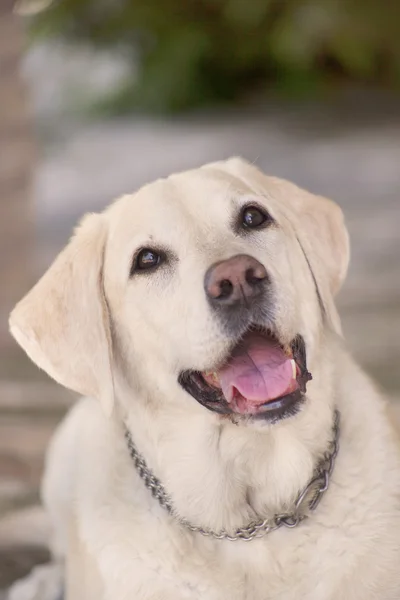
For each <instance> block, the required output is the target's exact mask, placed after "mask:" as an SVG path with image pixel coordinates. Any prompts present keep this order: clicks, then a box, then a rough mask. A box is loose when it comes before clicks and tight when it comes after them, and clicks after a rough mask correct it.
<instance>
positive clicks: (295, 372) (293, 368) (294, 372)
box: [290, 358, 297, 379]
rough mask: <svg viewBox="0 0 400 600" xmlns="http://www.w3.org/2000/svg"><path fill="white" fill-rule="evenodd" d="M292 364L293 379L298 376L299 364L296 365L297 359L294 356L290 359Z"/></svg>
mask: <svg viewBox="0 0 400 600" xmlns="http://www.w3.org/2000/svg"><path fill="white" fill-rule="evenodd" d="M290 363H291V365H292V376H293V379H296V378H297V365H296V361H295V360H294V359H293V358H292V359H291V361H290Z"/></svg>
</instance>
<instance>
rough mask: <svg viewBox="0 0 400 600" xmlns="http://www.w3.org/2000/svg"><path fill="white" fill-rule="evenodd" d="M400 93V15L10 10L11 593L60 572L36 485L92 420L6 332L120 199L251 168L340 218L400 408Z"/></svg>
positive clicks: (359, 301) (70, 3)
mask: <svg viewBox="0 0 400 600" xmlns="http://www.w3.org/2000/svg"><path fill="white" fill-rule="evenodd" d="M399 91H400V3H398V2H395V1H391V0H54V1H53V2H52V1H51V0H19V1H14V0H1V3H0V249H1V251H0V590H1V589H5V588H6V586H7V585H8V584H9V583H10V582H11V581H12V580H13V579H14V578H16V577H19V576H21V575H23V574H25V573H26V572H27V571H28V570H29V569H30V567H31V566H32V565H33V564H35V563H38V562H43V561H45V560H46V559H47V552H46V549H45V541H46V535H47V529H46V522H45V519H44V517H43V514H42V512H41V509H40V507H39V503H38V482H39V477H40V473H41V470H42V465H43V454H44V449H45V447H46V444H47V442H48V440H49V436H50V435H51V432H52V431H53V429H54V427H55V425H56V423H57V422H58V421H59V419H60V418H61V417H62V415H63V413H64V412H65V410H66V409H67V407H68V406H69V405H70V404H71V403H72V402H73V400H74V397H73V395H72V394H70V393H69V392H67V391H66V390H63V389H62V388H61V387H59V386H57V385H55V384H54V383H52V382H51V381H50V380H48V379H47V378H46V376H45V375H44V374H43V373H40V372H39V371H38V370H37V369H36V368H35V367H33V366H32V365H31V364H30V363H29V361H28V359H26V358H25V357H24V356H23V355H22V352H20V351H19V349H18V348H17V346H16V344H15V343H14V342H13V341H12V339H11V338H10V336H9V334H8V332H7V316H8V313H9V310H10V308H11V307H12V305H13V304H14V303H15V302H16V301H17V300H18V299H19V298H20V297H21V296H22V295H23V294H24V293H25V292H27V291H28V289H29V287H30V286H31V285H33V283H34V282H35V281H36V280H37V278H38V277H39V276H40V275H41V274H42V273H43V272H44V270H45V269H46V267H47V266H48V265H49V264H50V262H51V261H52V260H53V258H54V256H55V255H56V253H57V252H58V251H59V250H60V249H61V248H62V246H63V245H64V244H65V242H66V241H67V239H68V237H69V235H70V232H71V229H72V227H73V225H74V224H75V222H76V221H77V220H78V219H79V218H80V216H81V215H82V214H83V213H85V212H86V211H93V210H101V209H102V208H103V207H104V206H105V205H107V204H108V203H109V202H110V201H111V200H112V199H113V198H114V197H115V196H117V195H119V194H122V193H125V192H131V191H134V190H135V189H137V188H138V187H139V186H140V185H142V184H144V183H146V182H148V181H151V180H152V179H154V178H157V177H160V176H163V175H167V174H169V173H170V172H171V171H175V170H181V169H185V168H188V167H193V166H196V165H200V164H201V163H204V162H208V161H211V160H216V159H222V158H227V157H229V156H231V155H242V156H244V157H246V158H247V159H249V160H250V161H254V162H255V163H256V164H257V165H259V166H260V167H261V168H262V169H264V170H265V171H266V172H267V173H270V174H273V175H278V176H282V177H286V178H289V179H292V180H294V181H295V182H296V183H298V184H299V185H301V186H305V187H307V188H309V189H310V190H312V191H314V192H317V193H320V194H324V195H327V196H329V197H331V198H333V199H334V200H336V201H337V202H338V203H339V204H340V205H341V206H342V207H343V209H344V212H345V215H346V218H347V223H348V227H349V230H350V234H351V240H352V263H351V268H350V273H349V278H348V281H347V283H346V285H345V288H344V290H343V292H342V293H341V296H340V300H339V304H340V310H341V314H342V317H343V321H344V330H345V333H346V336H347V339H348V342H349V345H350V347H351V349H352V351H353V352H354V353H355V355H356V356H357V358H358V359H359V361H360V362H361V363H362V364H363V365H364V367H365V368H366V369H367V370H368V371H369V372H370V373H371V375H373V376H374V377H375V379H376V380H377V381H378V383H379V385H380V386H381V387H382V388H383V390H384V391H385V392H386V393H387V395H388V396H389V397H390V398H392V399H393V400H396V399H397V398H398V397H399V398H400V343H399V339H398V338H399V331H400V233H399V229H400V94H399ZM399 406H400V404H399ZM0 597H1V592H0Z"/></svg>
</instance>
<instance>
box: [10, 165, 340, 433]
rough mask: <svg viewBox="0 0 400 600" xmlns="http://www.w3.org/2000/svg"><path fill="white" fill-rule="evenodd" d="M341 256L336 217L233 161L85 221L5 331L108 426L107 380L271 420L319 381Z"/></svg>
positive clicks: (334, 322)
mask: <svg viewBox="0 0 400 600" xmlns="http://www.w3.org/2000/svg"><path fill="white" fill-rule="evenodd" d="M348 257H349V249H348V237H347V232H346V229H345V226H344V223H343V218H342V213H341V211H340V209H339V207H338V206H337V205H335V204H334V203H332V202H331V201H329V200H326V199H324V198H320V197H316V196H314V195H312V194H310V193H308V192H306V191H304V190H301V189H299V188H298V187H296V186H295V185H293V184H291V183H288V182H286V181H282V180H279V179H276V178H273V177H267V176H265V175H264V174H262V173H261V172H260V171H259V170H258V169H256V168H255V167H254V166H252V165H250V164H248V163H246V162H245V161H243V160H241V159H236V158H234V159H231V160H228V161H226V162H220V163H213V164H210V165H206V166H205V167H202V168H200V169H196V170H193V171H188V172H185V173H181V174H178V175H173V176H171V177H169V178H168V179H163V180H159V181H156V182H155V183H153V184H151V185H148V186H146V187H144V188H142V189H141V190H140V191H139V192H137V193H136V194H134V195H132V196H126V197H123V198H122V199H120V200H119V201H117V202H116V203H115V204H113V205H112V206H111V207H110V208H109V209H107V210H106V211H105V212H103V213H102V214H93V215H89V216H87V217H86V218H85V219H84V221H83V223H82V224H81V226H80V228H79V229H78V230H77V232H76V234H75V236H74V237H73V238H72V240H71V242H70V243H69V245H68V246H67V247H66V249H65V250H64V251H63V252H62V253H61V254H60V255H59V256H58V258H57V259H56V261H55V262H54V264H53V265H52V266H51V267H50V269H49V270H48V271H47V273H46V274H45V275H44V276H43V278H42V279H41V280H40V281H39V282H38V284H37V285H36V286H35V287H34V288H33V290H31V292H30V293H29V294H28V295H27V296H26V297H25V298H24V299H23V300H22V301H21V302H20V303H19V304H18V305H17V307H16V308H15V309H14V311H13V313H12V315H11V318H10V325H11V332H12V334H13V335H14V336H15V338H16V339H17V341H18V342H19V343H20V344H21V346H22V347H23V348H24V349H25V351H26V352H27V353H28V355H29V356H30V357H31V359H32V360H33V361H34V362H36V363H37V364H38V365H39V366H40V367H41V368H43V369H44V370H45V371H47V372H48V373H49V374H50V375H51V376H52V377H53V378H54V379H56V380H57V381H58V382H60V383H61V384H63V385H65V386H67V387H69V388H71V389H73V390H75V391H77V392H79V393H82V394H85V395H93V396H96V397H98V398H99V399H100V400H101V401H102V403H103V406H104V407H105V409H106V411H107V412H110V410H111V408H112V404H113V401H114V396H115V378H116V376H117V375H116V374H117V373H118V377H120V375H121V374H123V375H124V376H125V377H126V378H127V379H128V380H130V381H132V385H136V386H137V387H138V389H140V390H141V392H142V393H143V394H144V395H145V396H146V395H147V396H148V397H152V399H153V401H156V402H159V403H164V404H165V403H168V402H170V403H175V404H176V403H178V404H179V405H180V407H188V410H192V409H191V408H189V407H192V406H196V407H197V409H196V410H206V409H208V410H210V411H213V412H214V418H216V419H220V418H226V417H225V416H223V417H221V416H220V415H228V417H229V418H231V419H234V420H235V421H237V422H240V421H243V422H244V421H245V422H249V421H254V420H268V421H276V420H277V419H280V418H281V417H283V416H287V415H288V414H292V413H293V411H294V410H296V408H297V407H298V406H300V402H301V400H303V399H304V395H305V391H306V384H307V381H308V379H309V378H310V374H309V371H311V372H312V373H313V374H314V376H317V375H318V360H319V358H320V357H319V351H320V349H321V344H322V342H323V338H324V333H325V332H326V331H327V330H334V331H336V332H338V333H340V323H339V319H338V315H337V312H336V309H335V306H334V301H333V298H334V295H335V294H336V292H337V291H338V290H339V288H340V286H341V284H342V282H343V279H344V277H345V274H346V270H347V265H348ZM314 369H315V370H316V371H315V373H314ZM193 398H194V399H195V400H197V403H196V402H195V401H194V400H193ZM199 404H200V405H202V406H201V407H200V406H199ZM204 407H205V408H204ZM210 414H212V413H210Z"/></svg>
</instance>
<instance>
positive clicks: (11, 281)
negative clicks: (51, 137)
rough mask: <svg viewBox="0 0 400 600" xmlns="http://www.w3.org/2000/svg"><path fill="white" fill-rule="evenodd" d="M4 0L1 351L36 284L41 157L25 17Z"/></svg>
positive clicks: (0, 9)
mask: <svg viewBox="0 0 400 600" xmlns="http://www.w3.org/2000/svg"><path fill="white" fill-rule="evenodd" d="M12 8H13V1H12V0H0V351H1V350H4V349H5V348H7V347H10V344H11V339H10V337H9V336H8V333H7V316H8V312H9V310H10V308H11V307H12V305H13V304H14V303H15V302H16V301H17V300H18V299H19V298H20V297H21V296H22V294H24V292H25V291H27V288H28V286H29V285H30V284H31V277H32V273H31V260H30V259H31V256H32V250H33V214H32V212H33V208H32V204H31V192H32V175H33V167H34V162H35V152H34V138H33V131H32V128H31V123H30V118H29V110H28V98H27V90H26V87H25V85H24V82H23V80H22V78H21V74H20V67H21V58H22V53H23V51H24V42H25V40H24V29H23V26H24V23H23V20H22V19H21V18H19V17H17V16H16V15H15V14H13V12H12Z"/></svg>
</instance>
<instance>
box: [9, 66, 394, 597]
mask: <svg viewBox="0 0 400 600" xmlns="http://www.w3.org/2000/svg"><path fill="white" fill-rule="evenodd" d="M31 68H32V73H31V79H32V81H33V82H34V83H35V82H36V83H35V85H36V87H35V88H34V91H35V98H36V102H37V105H36V108H37V127H38V131H39V134H40V136H41V141H42V156H41V160H40V163H39V167H38V170H37V174H36V182H35V189H36V192H35V206H34V208H35V215H36V241H35V246H34V249H33V250H34V251H33V256H31V259H32V261H33V262H34V265H35V267H33V269H34V273H35V277H36V276H38V275H39V274H40V273H41V272H43V270H44V269H45V268H46V267H47V266H48V264H49V263H50V261H51V260H52V258H53V257H54V256H55V254H56V252H57V251H58V250H59V249H60V248H61V247H62V246H63V244H64V243H65V242H66V240H67V239H68V236H69V234H70V231H71V228H72V227H73V225H74V223H75V222H76V220H77V219H78V218H79V217H80V216H81V215H82V214H83V213H84V212H86V211H89V210H100V209H101V208H102V207H103V206H105V205H106V204H107V203H108V202H109V201H110V200H112V199H113V198H114V197H115V196H116V195H118V194H121V193H125V192H130V191H133V190H135V189H136V188H137V187H138V186H139V185H141V184H143V183H145V182H147V181H150V180H152V179H154V178H156V177H159V176H162V175H166V174H168V173H170V172H171V171H174V170H180V169H183V168H187V167H191V166H196V165H199V164H201V163H203V162H206V161H210V160H216V159H221V158H225V157H228V156H231V155H243V156H245V157H246V158H248V159H249V160H251V161H255V162H256V163H257V164H258V165H259V166H260V167H262V168H263V169H265V170H266V171H267V172H269V173H271V174H274V175H279V176H282V177H286V178H289V179H292V180H294V181H295V182H297V183H298V184H300V185H303V186H306V187H308V188H310V189H311V190H313V191H315V192H318V193H321V194H325V195H327V196H330V197H332V198H333V199H335V200H336V201H337V202H339V203H340V204H341V205H342V207H343V209H344V211H345V214H346V218H347V222H348V227H349V230H350V234H351V240H352V263H351V269H350V273H349V279H348V281H347V283H346V285H345V288H344V290H343V292H342V294H341V297H340V309H341V314H342V317H343V322H344V329H345V332H346V335H347V339H348V342H349V344H350V347H351V348H352V350H353V352H354V353H355V354H356V356H357V357H358V359H359V360H360V361H361V363H362V364H363V365H364V366H365V368H366V369H367V370H368V371H369V372H370V373H371V374H373V375H374V376H375V377H376V378H377V380H378V382H379V384H380V385H381V386H382V387H383V389H384V390H385V391H387V393H388V394H390V395H391V396H392V397H393V398H396V397H397V396H400V369H399V368H398V365H399V364H400V344H399V341H398V332H399V331H400V234H399V226H400V168H399V166H400V105H399V102H398V100H396V99H393V98H385V97H382V96H380V95H363V94H350V95H349V96H348V97H346V98H342V99H341V100H340V101H337V102H336V103H333V102H331V103H330V104H328V103H325V104H323V105H321V104H317V103H304V104H303V105H296V106H294V105H290V104H288V103H286V104H284V103H277V102H276V103H272V102H271V103H270V104H269V105H268V106H259V105H258V106H257V107H254V106H253V107H252V108H243V109H242V110H229V111H215V112H213V113H210V114H204V113H203V114H199V115H192V116H191V117H190V118H189V117H185V118H183V117H182V118H175V119H170V120H150V119H143V118H138V117H132V118H131V119H125V120H122V119H121V120H114V121H110V122H100V123H99V122H95V121H92V122H90V121H88V120H86V121H83V120H78V119H76V118H72V117H71V115H68V114H65V112H63V111H62V110H61V108H59V110H58V111H57V110H55V109H54V107H52V111H49V110H48V109H46V110H44V109H45V108H46V107H45V106H44V104H43V99H42V105H41V104H40V89H39V88H40V85H41V81H42V80H43V76H44V75H43V69H42V71H40V68H39V69H37V70H36V71H35V69H34V68H33V67H32V65H31ZM28 74H29V73H28ZM52 75H53V73H51V72H50V74H47V76H48V77H51V76H52ZM54 76H55V77H56V75H55V74H54ZM41 77H42V80H41ZM38 97H39V100H38ZM0 216H1V209H0ZM8 260H9V269H10V273H11V272H12V269H13V260H12V253H10V256H9V259H8ZM16 299H17V298H16ZM0 308H1V307H0ZM1 341H3V346H2V348H3V351H2V356H1V361H0V417H1V421H0V564H2V556H7V557H8V559H7V565H6V566H5V567H4V563H3V569H0V588H1V587H2V586H5V585H6V583H7V582H8V581H10V580H11V579H12V578H14V577H15V576H17V575H19V574H21V573H23V572H24V571H26V570H27V569H28V567H29V565H30V563H31V562H36V561H40V560H42V559H43V560H44V559H45V558H46V554H45V552H44V550H43V544H44V540H45V538H46V534H47V529H46V522H45V519H44V517H43V514H42V512H41V511H40V510H39V509H38V508H37V502H38V480H39V476H40V472H41V468H42V461H43V453H44V449H45V447H46V444H47V442H48V439H49V436H50V435H51V432H52V430H53V428H54V426H55V424H56V423H57V422H58V420H59V419H60V418H61V416H62V414H63V413H64V411H65V409H66V407H67V406H68V405H69V404H70V403H71V401H72V399H73V396H72V395H70V394H69V393H68V392H65V391H63V390H62V389H61V388H60V387H58V386H56V385H55V384H53V383H51V382H50V381H48V380H47V378H46V377H45V376H44V375H43V374H41V373H39V371H37V370H36V369H35V368H33V367H32V366H31V365H30V363H29V361H27V359H25V358H24V357H23V355H22V354H21V353H20V352H19V351H18V350H17V348H16V347H15V346H14V345H13V344H12V343H11V342H9V343H7V344H5V340H0V342H1ZM0 346H1V343H0ZM2 553H3V554H2Z"/></svg>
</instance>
